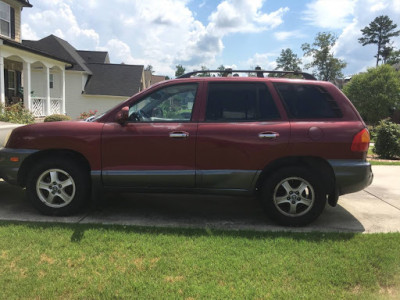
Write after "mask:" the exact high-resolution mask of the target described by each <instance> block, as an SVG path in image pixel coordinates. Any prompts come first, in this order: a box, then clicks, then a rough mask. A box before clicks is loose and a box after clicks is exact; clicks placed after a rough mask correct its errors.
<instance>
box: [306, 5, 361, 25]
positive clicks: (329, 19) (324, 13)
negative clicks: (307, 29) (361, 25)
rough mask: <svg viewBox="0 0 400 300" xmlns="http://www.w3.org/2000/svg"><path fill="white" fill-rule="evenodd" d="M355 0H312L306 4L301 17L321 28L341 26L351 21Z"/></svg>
mask: <svg viewBox="0 0 400 300" xmlns="http://www.w3.org/2000/svg"><path fill="white" fill-rule="evenodd" d="M356 2H357V0H334V1H333V0H313V1H312V2H310V3H308V4H307V9H306V10H305V11H304V12H303V13H304V16H303V19H304V20H306V21H307V22H308V23H309V24H311V25H313V26H317V27H321V28H330V29H338V28H343V27H345V26H346V25H347V24H349V22H350V21H351V19H350V17H351V16H352V15H353V12H354V6H355V4H356Z"/></svg>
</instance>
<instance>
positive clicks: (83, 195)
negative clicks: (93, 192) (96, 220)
mask: <svg viewBox="0 0 400 300" xmlns="http://www.w3.org/2000/svg"><path fill="white" fill-rule="evenodd" d="M26 190H27V197H28V199H29V201H30V202H31V203H32V205H33V206H34V207H35V208H36V209H37V210H38V211H40V212H41V213H42V214H45V215H52V216H68V215H72V214H74V213H76V212H78V211H79V209H80V208H82V206H83V205H84V204H85V203H87V201H88V200H89V197H90V177H89V172H88V170H86V169H85V168H83V167H81V166H79V164H78V163H77V162H75V161H73V160H70V159H65V158H63V157H60V158H49V159H45V160H40V161H39V162H38V163H36V164H35V165H34V166H33V168H32V170H31V171H30V172H29V174H28V178H27V184H26Z"/></svg>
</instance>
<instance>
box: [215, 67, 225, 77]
mask: <svg viewBox="0 0 400 300" xmlns="http://www.w3.org/2000/svg"><path fill="white" fill-rule="evenodd" d="M217 70H219V71H220V72H219V73H218V76H219V77H223V76H224V75H225V72H224V71H225V66H224V65H220V66H219V67H218V68H217Z"/></svg>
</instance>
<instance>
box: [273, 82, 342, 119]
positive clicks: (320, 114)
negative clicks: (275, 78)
mask: <svg viewBox="0 0 400 300" xmlns="http://www.w3.org/2000/svg"><path fill="white" fill-rule="evenodd" d="M274 86H275V88H276V90H277V91H278V93H279V95H280V97H281V99H282V101H283V104H284V106H285V108H286V110H287V113H288V115H289V117H290V118H293V119H327V118H342V117H343V114H342V111H341V110H340V108H339V106H338V104H337V102H336V101H335V99H333V97H332V96H331V95H330V94H329V93H328V92H327V91H326V90H325V89H323V88H322V87H320V86H317V85H308V84H291V83H274Z"/></svg>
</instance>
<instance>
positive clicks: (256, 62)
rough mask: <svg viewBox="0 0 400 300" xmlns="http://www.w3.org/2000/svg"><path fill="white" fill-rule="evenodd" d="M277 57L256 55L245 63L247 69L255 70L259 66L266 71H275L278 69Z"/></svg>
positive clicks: (268, 54)
mask: <svg viewBox="0 0 400 300" xmlns="http://www.w3.org/2000/svg"><path fill="white" fill-rule="evenodd" d="M276 56H277V54H276V53H256V54H254V55H253V57H251V58H249V59H248V60H247V61H246V62H245V64H246V65H247V67H245V69H249V68H252V69H254V68H255V67H257V66H260V67H261V68H262V69H264V70H274V69H275V68H276V61H275V57H276ZM271 57H274V58H273V60H271Z"/></svg>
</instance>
